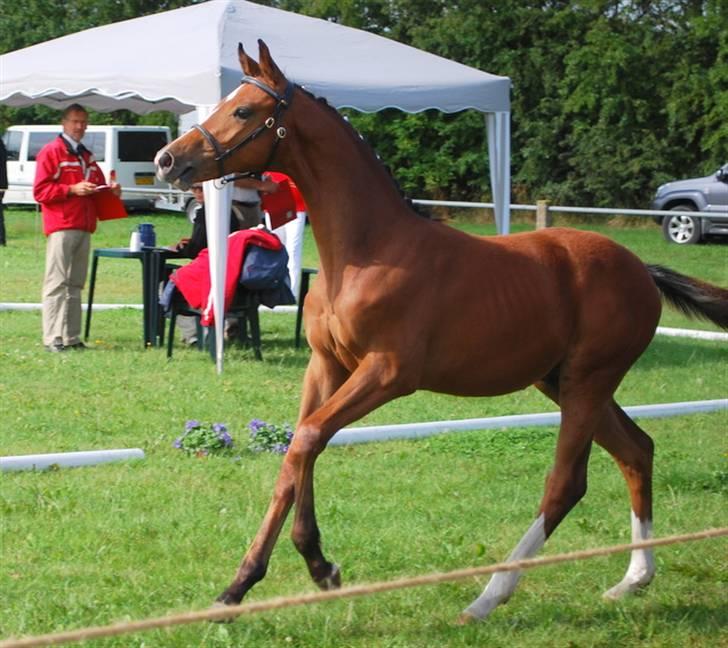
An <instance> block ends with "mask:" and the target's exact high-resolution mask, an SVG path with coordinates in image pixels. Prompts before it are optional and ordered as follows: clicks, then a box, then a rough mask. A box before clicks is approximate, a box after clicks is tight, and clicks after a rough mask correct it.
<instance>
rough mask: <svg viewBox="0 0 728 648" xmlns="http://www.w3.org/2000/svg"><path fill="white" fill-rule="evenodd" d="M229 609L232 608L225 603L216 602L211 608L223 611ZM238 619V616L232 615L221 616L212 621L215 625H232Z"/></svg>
mask: <svg viewBox="0 0 728 648" xmlns="http://www.w3.org/2000/svg"><path fill="white" fill-rule="evenodd" d="M227 607H230V606H229V605H228V604H227V603H224V602H223V601H215V602H214V603H213V604H212V605H211V606H210V609H211V610H221V609H223V608H227ZM237 618H238V615H237V614H232V615H230V616H224V615H221V616H219V617H215V618H214V619H212V621H213V623H232V622H233V621H235V619H237Z"/></svg>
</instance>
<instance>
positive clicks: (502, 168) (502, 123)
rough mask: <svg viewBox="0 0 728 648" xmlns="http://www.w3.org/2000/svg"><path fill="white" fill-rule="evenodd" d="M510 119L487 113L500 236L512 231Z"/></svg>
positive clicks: (493, 186) (500, 114)
mask: <svg viewBox="0 0 728 648" xmlns="http://www.w3.org/2000/svg"><path fill="white" fill-rule="evenodd" d="M510 117H511V114H510V112H495V113H486V115H485V124H486V129H487V132H488V157H489V163H490V188H491V192H492V194H493V203H494V210H493V211H494V213H495V224H496V228H497V229H498V233H499V234H508V233H509V232H510V229H511V215H510V203H511V167H510V160H511V122H510Z"/></svg>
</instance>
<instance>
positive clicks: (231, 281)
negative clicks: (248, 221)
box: [172, 228, 283, 326]
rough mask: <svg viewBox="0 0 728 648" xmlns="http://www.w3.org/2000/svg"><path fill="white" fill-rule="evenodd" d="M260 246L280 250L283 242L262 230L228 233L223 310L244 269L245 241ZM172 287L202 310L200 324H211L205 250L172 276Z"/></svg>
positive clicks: (212, 316)
mask: <svg viewBox="0 0 728 648" xmlns="http://www.w3.org/2000/svg"><path fill="white" fill-rule="evenodd" d="M249 243H252V244H254V245H260V246H261V247H264V248H267V249H269V250H280V249H281V247H283V245H282V244H281V241H280V239H279V238H278V237H277V236H276V235H275V234H271V233H270V232H269V231H267V230H264V229H257V228H256V229H246V230H240V231H238V232H233V233H232V234H230V235H229V236H228V251H227V271H226V273H225V310H226V311H227V309H228V307H229V306H230V303H231V302H232V300H233V297H235V291H236V290H237V288H238V281H239V279H240V272H241V270H242V268H243V260H244V258H245V249H246V248H247V247H248V244H249ZM172 280H173V281H174V284H175V286H177V288H178V289H179V291H180V292H181V293H182V295H183V296H184V298H185V300H186V301H187V303H188V304H189V305H190V306H192V308H197V309H199V310H202V317H201V318H200V323H201V324H202V325H203V326H212V325H213V324H214V323H215V316H214V314H213V310H212V295H211V294H210V286H211V283H212V282H211V281H210V260H209V256H208V250H207V248H205V249H204V250H202V252H200V253H199V254H198V255H197V256H196V257H195V259H194V260H193V261H192V263H188V264H187V265H186V266H183V267H182V268H180V269H179V270H177V271H176V272H175V273H174V274H173V275H172Z"/></svg>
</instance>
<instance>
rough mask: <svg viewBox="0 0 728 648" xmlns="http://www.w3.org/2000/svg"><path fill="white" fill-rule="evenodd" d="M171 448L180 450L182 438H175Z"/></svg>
mask: <svg viewBox="0 0 728 648" xmlns="http://www.w3.org/2000/svg"><path fill="white" fill-rule="evenodd" d="M172 446H173V447H175V448H177V449H178V450H179V449H181V448H182V437H177V438H176V439H175V440H174V443H173V444H172Z"/></svg>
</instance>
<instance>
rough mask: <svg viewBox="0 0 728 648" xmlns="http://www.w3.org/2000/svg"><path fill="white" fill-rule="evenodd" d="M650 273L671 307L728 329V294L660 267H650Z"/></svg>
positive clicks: (720, 289) (723, 290) (725, 291)
mask: <svg viewBox="0 0 728 648" xmlns="http://www.w3.org/2000/svg"><path fill="white" fill-rule="evenodd" d="M647 272H649V273H650V276H651V277H652V280H653V281H654V282H655V284H656V285H657V287H658V289H659V290H660V292H661V293H662V296H663V297H664V298H665V300H666V301H667V302H668V303H669V304H670V305H671V306H672V307H674V308H676V309H677V310H679V311H682V312H683V313H685V315H687V316H688V317H700V318H703V319H707V320H710V321H711V322H713V324H716V325H718V326H720V327H721V328H724V329H728V290H725V289H724V288H719V287H718V286H713V285H712V284H709V283H706V282H704V281H700V280H699V279H693V278H692V277H687V276H685V275H682V274H680V273H679V272H675V271H674V270H670V268H665V267H664V266H660V265H647Z"/></svg>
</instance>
